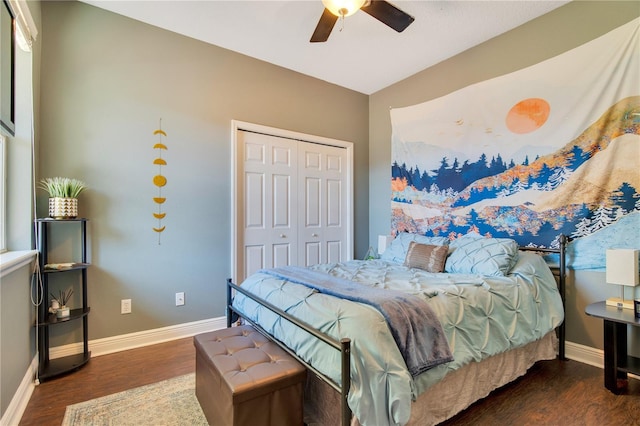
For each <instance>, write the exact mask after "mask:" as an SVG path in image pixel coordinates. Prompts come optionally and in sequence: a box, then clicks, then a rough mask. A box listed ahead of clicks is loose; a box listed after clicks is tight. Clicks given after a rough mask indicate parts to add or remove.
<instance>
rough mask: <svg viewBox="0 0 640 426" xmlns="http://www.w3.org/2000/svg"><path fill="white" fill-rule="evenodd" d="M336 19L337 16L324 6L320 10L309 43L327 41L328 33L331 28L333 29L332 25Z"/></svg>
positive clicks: (329, 33)
mask: <svg viewBox="0 0 640 426" xmlns="http://www.w3.org/2000/svg"><path fill="white" fill-rule="evenodd" d="M337 20H338V17H337V16H336V15H334V14H333V13H331V12H329V9H327V8H325V9H324V11H323V12H322V16H321V17H320V20H319V21H318V25H317V26H316V29H315V31H314V32H313V35H312V36H311V40H310V41H311V43H320V42H324V41H327V40H328V39H329V35H331V30H332V29H333V26H334V25H335V24H336V21H337Z"/></svg>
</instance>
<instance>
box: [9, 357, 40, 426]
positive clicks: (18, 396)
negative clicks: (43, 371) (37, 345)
mask: <svg viewBox="0 0 640 426" xmlns="http://www.w3.org/2000/svg"><path fill="white" fill-rule="evenodd" d="M37 370H38V355H37V354H36V356H35V357H33V359H32V360H31V364H30V365H29V368H28V369H27V372H26V373H25V375H24V377H23V378H22V381H21V382H20V385H19V386H18V389H17V390H16V393H15V394H14V395H13V398H11V402H9V406H8V407H7V409H6V410H5V412H4V414H3V415H2V418H1V419H0V425H1V426H11V425H17V424H19V423H20V419H21V418H22V414H23V413H24V410H26V409H27V404H29V399H31V394H32V393H33V390H34V389H35V387H36V385H35V383H34V382H33V378H34V377H35V376H36V371H37Z"/></svg>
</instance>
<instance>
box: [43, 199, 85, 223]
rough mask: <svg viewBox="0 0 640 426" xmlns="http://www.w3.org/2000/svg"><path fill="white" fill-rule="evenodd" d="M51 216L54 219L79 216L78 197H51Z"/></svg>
mask: <svg viewBox="0 0 640 426" xmlns="http://www.w3.org/2000/svg"><path fill="white" fill-rule="evenodd" d="M49 216H50V217H52V218H54V219H75V218H76V217H78V199H77V198H61V197H54V198H49Z"/></svg>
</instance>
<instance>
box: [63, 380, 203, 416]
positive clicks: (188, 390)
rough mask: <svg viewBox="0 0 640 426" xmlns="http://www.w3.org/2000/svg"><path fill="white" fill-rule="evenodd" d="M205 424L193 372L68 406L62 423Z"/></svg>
mask: <svg viewBox="0 0 640 426" xmlns="http://www.w3.org/2000/svg"><path fill="white" fill-rule="evenodd" d="M86 425H92V426H93V425H114V426H116V425H117V426H125V425H132V426H133V425H135V426H143V425H153V426H156V425H158V426H159V425H163V426H164V425H166V426H182V425H184V426H194V425H202V426H206V425H207V419H206V418H205V416H204V413H203V412H202V409H201V408H200V404H199V403H198V400H197V398H196V394H195V374H187V375H184V376H180V377H175V378H173V379H169V380H163V381H161V382H158V383H153V384H150V385H146V386H141V387H138V388H134V389H130V390H126V391H123V392H119V393H114V394H112V395H107V396H103V397H102V398H96V399H92V400H89V401H85V402H81V403H79V404H73V405H69V406H67V410H66V411H65V414H64V420H63V421H62V426H86Z"/></svg>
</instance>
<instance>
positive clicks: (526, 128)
mask: <svg viewBox="0 0 640 426" xmlns="http://www.w3.org/2000/svg"><path fill="white" fill-rule="evenodd" d="M550 110H551V108H550V107H549V103H548V102H547V101H545V100H544V99H540V98H529V99H524V100H522V101H520V102H518V103H517V104H515V105H514V106H513V107H512V108H511V109H510V110H509V112H508V113H507V117H506V118H505V124H506V125H507V128H508V129H509V130H511V131H512V132H513V133H516V134H519V135H522V134H525V133H531V132H533V131H534V130H538V129H539V128H540V127H542V126H543V125H544V123H546V122H547V119H548V118H549V111H550Z"/></svg>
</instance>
